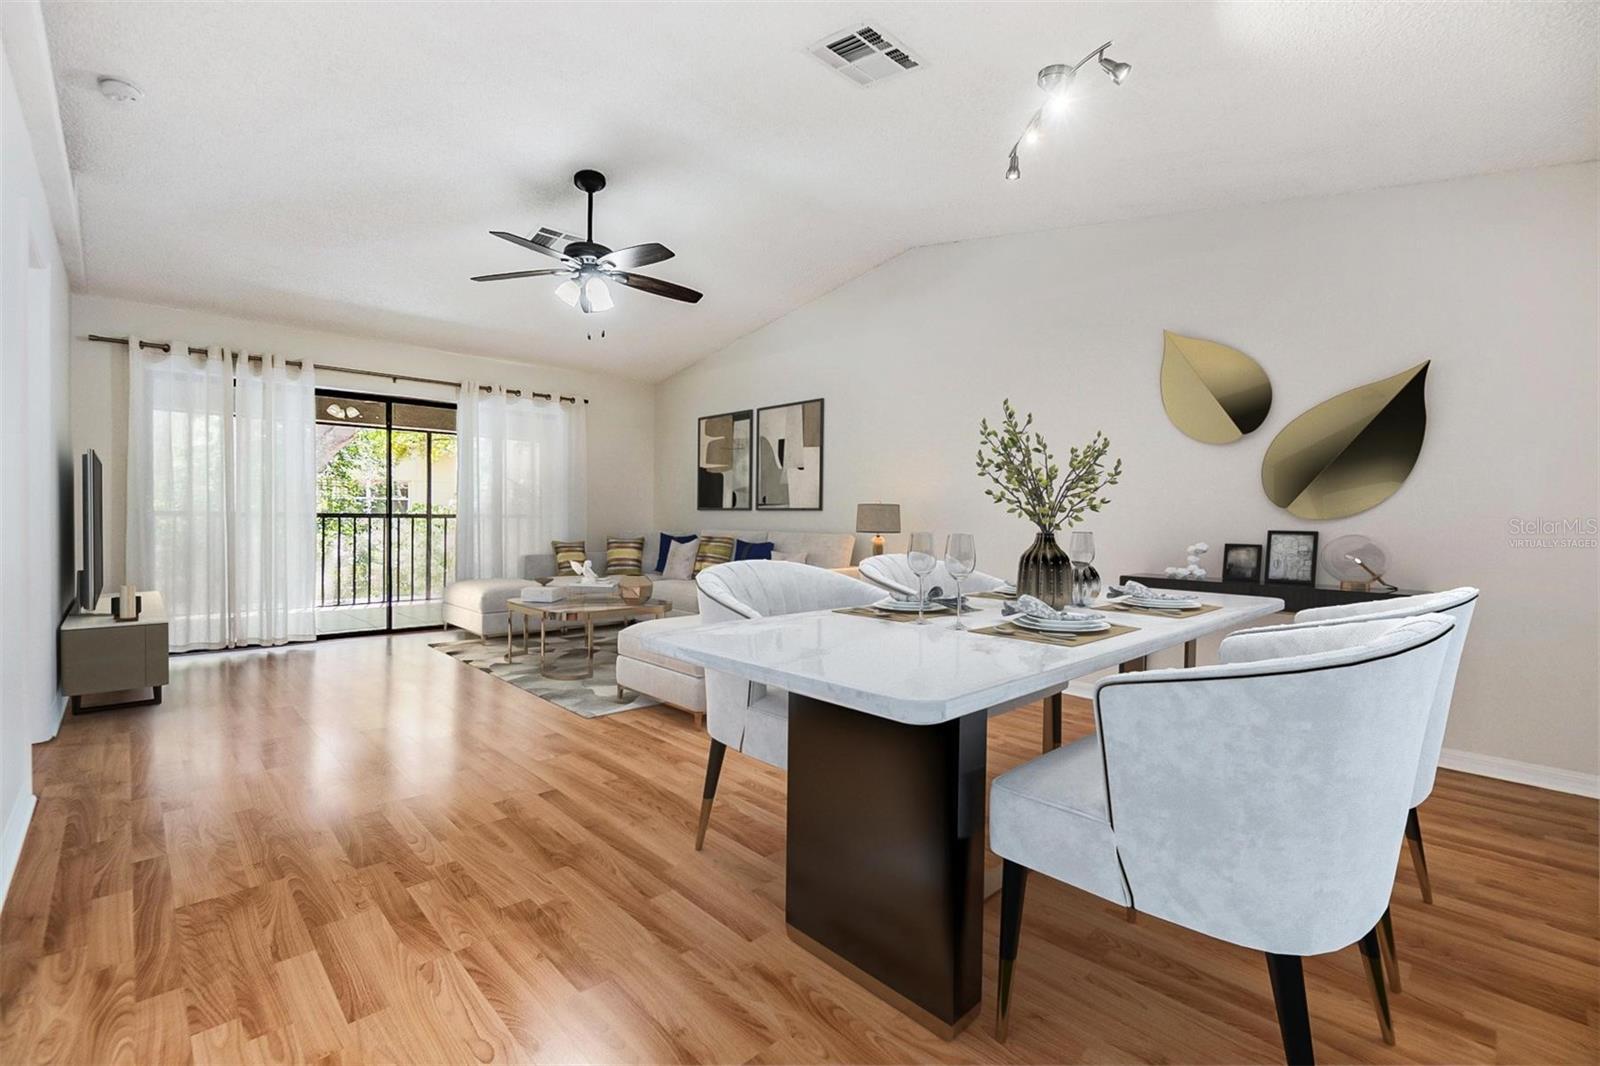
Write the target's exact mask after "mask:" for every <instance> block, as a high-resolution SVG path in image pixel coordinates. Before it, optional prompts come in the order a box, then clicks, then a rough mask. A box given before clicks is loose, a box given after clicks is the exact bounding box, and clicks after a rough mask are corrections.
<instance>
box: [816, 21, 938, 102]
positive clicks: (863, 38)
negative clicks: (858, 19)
mask: <svg viewBox="0 0 1600 1066" xmlns="http://www.w3.org/2000/svg"><path fill="white" fill-rule="evenodd" d="M893 40H898V38H894V39H893ZM893 40H892V39H891V38H890V37H889V36H888V35H886V34H885V33H884V32H883V31H881V30H880V29H878V28H876V27H873V26H865V25H863V26H855V27H853V28H851V29H846V30H840V31H839V32H838V33H830V34H828V36H826V37H824V38H823V39H822V40H820V41H818V42H817V43H816V44H813V45H812V46H811V54H812V55H814V56H816V57H817V58H818V59H820V60H822V61H823V62H824V63H826V64H827V65H828V66H829V68H831V69H833V70H836V71H838V72H839V73H840V74H841V75H843V76H844V77H846V78H848V79H850V80H851V81H852V82H854V83H855V84H857V85H859V86H861V87H862V88H863V89H864V88H866V87H867V86H869V85H874V84H876V83H878V82H880V81H883V80H884V79H885V78H891V77H893V76H894V75H896V74H904V73H906V72H908V71H912V70H916V69H917V68H918V67H920V66H922V61H921V60H920V59H917V58H915V57H914V56H913V55H912V54H911V50H910V49H909V48H907V47H906V46H905V42H904V41H901V42H900V44H895V43H893Z"/></svg>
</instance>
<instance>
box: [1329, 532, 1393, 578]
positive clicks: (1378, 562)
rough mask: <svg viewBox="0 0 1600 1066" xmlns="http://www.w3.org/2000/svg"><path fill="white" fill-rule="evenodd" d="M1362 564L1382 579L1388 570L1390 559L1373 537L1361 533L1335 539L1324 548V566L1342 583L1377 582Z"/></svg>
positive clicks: (1348, 534)
mask: <svg viewBox="0 0 1600 1066" xmlns="http://www.w3.org/2000/svg"><path fill="white" fill-rule="evenodd" d="M1357 560H1360V562H1357ZM1362 563H1365V564H1366V565H1367V566H1368V567H1371V569H1372V573H1375V574H1377V575H1378V576H1379V577H1382V576H1383V574H1384V573H1385V572H1386V571H1387V570H1388V567H1389V557H1388V555H1386V554H1385V553H1384V550H1383V549H1382V548H1380V547H1378V545H1377V544H1376V543H1375V542H1374V541H1373V540H1372V538H1371V537H1368V536H1365V535H1363V534H1360V533H1346V534H1345V535H1344V536H1341V537H1334V538H1333V539H1332V540H1330V541H1328V543H1327V544H1324V545H1323V546H1322V565H1323V566H1324V567H1325V568H1327V571H1328V573H1330V574H1332V575H1333V576H1334V577H1336V578H1338V579H1339V580H1340V581H1372V580H1375V579H1374V578H1373V576H1372V574H1369V573H1368V572H1367V571H1366V569H1364V568H1363V567H1362V565H1361V564H1362Z"/></svg>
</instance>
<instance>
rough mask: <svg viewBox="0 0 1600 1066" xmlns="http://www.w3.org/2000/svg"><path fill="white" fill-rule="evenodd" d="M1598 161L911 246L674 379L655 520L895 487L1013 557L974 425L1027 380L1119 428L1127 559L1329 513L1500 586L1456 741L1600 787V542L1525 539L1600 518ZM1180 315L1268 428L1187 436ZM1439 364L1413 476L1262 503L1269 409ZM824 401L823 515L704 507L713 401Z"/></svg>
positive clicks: (1471, 658) (1486, 588)
mask: <svg viewBox="0 0 1600 1066" xmlns="http://www.w3.org/2000/svg"><path fill="white" fill-rule="evenodd" d="M1596 179H1597V172H1596V167H1595V165H1594V164H1582V165H1575V166H1566V167H1556V168H1548V169H1541V170H1536V171H1527V172H1521V173H1514V174H1504V175H1498V176H1491V177H1481V178H1471V179H1465V180H1459V181H1451V182H1441V183H1433V184H1427V185H1419V186H1413V187H1407V188H1398V189H1387V190H1378V191H1373V192H1363V193H1355V194H1350V195H1345V196H1339V197H1333V198H1324V199H1316V200H1303V201H1294V202H1288V203H1279V204H1272V205H1266V206H1259V207H1251V208H1243V209H1228V210H1220V211H1207V212H1199V213H1193V214H1186V215H1178V216H1170V217H1164V218H1156V219H1146V220H1140V221H1133V222H1121V223H1115V224H1108V225H1102V226H1092V227H1084V228H1078V229H1070V230H1058V231H1055V232H1047V233H1033V234H1026V235H1020V236H1012V237H1003V238H995V239H989V240H981V241H969V242H962V243H958V244H950V245H940V246H935V247H927V248H920V249H916V250H913V251H911V252H908V253H906V254H905V255H902V256H900V257H898V258H896V259H894V260H891V261H890V262H888V263H886V264H884V265H883V266H881V267H879V268H878V269H876V270H874V271H872V272H870V273H868V274H866V275H864V276H862V277H860V278H858V279H856V280H854V281H852V282H850V283H849V284H846V285H844V286H842V287H841V288H839V289H837V290H835V291H833V292H832V293H829V294H828V295H826V296H824V297H822V298H821V299H819V300H817V301H815V302H814V303H812V304H809V305H807V306H805V307H802V308H800V309H799V310H796V311H794V312H793V313H791V314H789V315H787V316H786V317H784V318H782V319H780V320H778V321H777V322H774V323H772V324H770V325H768V326H766V327H764V328H763V329H761V330H758V331H757V332H755V333H753V334H750V335H749V336H747V337H744V338H742V339H741V340H739V341H737V342H736V343H734V344H733V345H731V346H729V347H728V348H727V349H725V350H723V351H722V352H719V353H717V354H716V355H714V356H712V357H710V358H708V359H707V360H705V361H703V362H701V363H699V364H697V365H695V366H694V367H691V368H689V369H687V370H685V371H683V372H681V373H680V374H678V375H676V376H674V377H672V378H670V379H668V380H667V381H665V382H663V383H662V384H661V385H660V386H658V389H657V396H658V405H657V411H656V427H657V434H656V435H657V446H656V455H657V456H658V465H657V471H656V501H657V506H656V518H657V523H658V524H659V525H660V526H661V527H662V528H664V529H682V530H688V529H694V528H696V527H699V526H702V525H704V526H715V527H719V528H722V527H727V528H737V527H741V526H742V527H744V528H750V529H762V528H767V527H776V528H805V529H849V528H852V526H853V524H854V514H855V506H856V504H857V503H858V502H863V501H874V500H886V501H891V502H899V503H900V504H901V505H902V507H903V516H904V521H905V523H906V527H907V529H933V530H935V531H939V532H943V531H948V530H951V529H961V530H968V531H972V532H974V533H976V534H977V538H978V546H979V555H980V567H983V568H985V569H989V570H993V571H996V572H999V573H1005V574H1009V573H1012V572H1013V571H1014V567H1015V562H1016V558H1017V555H1018V554H1019V553H1020V552H1021V551H1022V549H1023V548H1025V547H1026V546H1027V544H1028V542H1029V541H1030V539H1031V534H1030V531H1029V529H1028V527H1026V526H1025V525H1024V524H1023V523H1022V522H1020V521H1018V520H1016V519H1012V518H1009V517H1007V516H1006V515H1005V514H1003V513H1002V512H1001V511H1000V510H999V509H998V508H997V507H995V506H994V505H992V504H991V503H989V502H988V501H987V500H986V499H985V498H984V496H983V495H982V485H981V484H980V482H979V480H978V478H977V476H976V474H975V472H974V454H975V451H976V446H977V426H978V419H979V418H980V417H981V416H985V415H987V416H988V417H989V418H990V419H991V420H993V419H995V418H996V417H997V416H998V415H999V410H1000V401H1001V399H1002V398H1004V397H1010V398H1011V399H1012V400H1013V402H1015V403H1016V404H1017V405H1018V406H1019V407H1020V408H1021V409H1022V410H1025V411H1033V412H1034V413H1035V414H1036V415H1037V416H1038V422H1039V425H1040V426H1041V428H1042V429H1043V430H1044V432H1045V433H1046V435H1047V436H1048V438H1049V440H1050V441H1051V442H1052V443H1053V444H1054V445H1056V446H1057V447H1059V448H1061V449H1062V450H1065V448H1066V446H1067V445H1068V444H1069V443H1078V442H1083V441H1086V440H1088V439H1089V438H1090V437H1091V436H1092V435H1093V433H1094V431H1095V430H1096V429H1097V428H1099V429H1104V430H1105V431H1106V432H1107V433H1108V434H1109V435H1110V437H1111V440H1112V444H1113V452H1114V454H1115V455H1119V456H1121V457H1122V458H1123V459H1124V461H1125V464H1124V465H1125V468H1126V474H1125V477H1124V479H1123V482H1122V484H1121V485H1120V486H1118V487H1117V488H1115V489H1114V490H1112V492H1111V494H1110V495H1111V497H1112V500H1113V502H1112V504H1111V506H1110V507H1109V508H1107V509H1106V511H1105V512H1104V513H1103V514H1101V515H1098V516H1095V517H1094V518H1093V520H1092V521H1091V522H1090V523H1088V524H1087V525H1086V526H1085V527H1083V528H1089V529H1092V530H1093V531H1094V532H1095V533H1096V535H1097V540H1098V542H1099V546H1100V553H1101V554H1100V560H1099V565H1100V568H1101V570H1102V572H1103V573H1105V574H1107V575H1108V576H1113V577H1114V576H1116V575H1117V574H1119V573H1121V572H1124V571H1148V570H1159V569H1160V568H1162V567H1163V566H1166V565H1168V564H1174V563H1181V562H1182V561H1183V559H1182V554H1183V552H1182V549H1183V547H1184V545H1185V544H1187V543H1189V542H1191V541H1196V540H1206V541H1209V542H1210V543H1211V545H1212V546H1213V550H1212V554H1211V555H1210V556H1209V557H1208V558H1207V560H1206V562H1207V563H1208V564H1209V567H1210V569H1211V570H1212V572H1213V573H1217V572H1218V571H1219V570H1220V566H1221V559H1220V555H1221V551H1222V545H1223V543H1224V542H1227V541H1238V542H1247V543H1261V542H1263V541H1264V540H1265V532H1266V531H1267V530H1269V529H1308V528H1309V529H1316V530H1318V531H1319V532H1320V533H1321V536H1322V538H1323V539H1324V542H1325V541H1326V540H1327V538H1330V537H1332V536H1335V535H1338V534H1340V533H1349V532H1361V533H1366V534H1369V535H1371V536H1372V537H1374V538H1376V539H1377V540H1378V542H1379V543H1380V544H1383V545H1384V546H1386V547H1387V548H1388V550H1389V555H1390V559H1391V560H1392V568H1391V571H1390V577H1391V578H1392V579H1393V580H1394V581H1396V582H1397V583H1399V584H1401V585H1403V586H1407V587H1413V588H1447V587H1450V586H1453V585H1459V584H1473V585H1478V586H1480V587H1481V588H1482V589H1483V593H1484V596H1483V600H1482V602H1481V604H1480V608H1479V612H1478V621H1477V622H1476V623H1475V628H1474V632H1473V635H1472V640H1471V644H1470V645H1469V647H1468V651H1467V656H1466V663H1465V666H1464V668H1463V674H1462V678H1461V684H1460V687H1459V689H1458V692H1457V696H1456V702H1455V709H1454V712H1453V715H1452V720H1451V723H1450V732H1449V736H1448V739H1447V743H1448V745H1449V746H1450V747H1451V748H1453V749H1460V750H1461V751H1464V752H1470V753H1477V754H1478V755H1481V756H1486V757H1490V758H1491V759H1494V760H1502V761H1503V760H1512V761H1513V762H1511V763H1505V762H1501V763H1498V764H1494V765H1492V766H1490V768H1491V769H1497V770H1498V771H1500V772H1503V773H1505V774H1506V775H1508V776H1515V775H1516V774H1517V773H1518V772H1520V770H1519V766H1518V765H1517V764H1523V763H1526V764H1534V766H1535V767H1540V768H1556V769H1557V770H1559V771H1566V772H1570V777H1571V778H1573V779H1574V780H1577V781H1579V782H1580V784H1581V783H1584V782H1586V783H1587V784H1586V786H1584V787H1588V788H1592V787H1593V780H1594V778H1593V775H1594V774H1595V772H1596V769H1597V768H1600V756H1597V750H1596V747H1597V735H1596V719H1597V706H1596V705H1597V698H1600V697H1597V680H1596V669H1597V668H1596V644H1597V638H1600V629H1597V619H1596V614H1597V601H1596V588H1597V572H1596V552H1595V549H1594V548H1593V547H1587V548H1567V549H1558V548H1517V547H1513V546H1511V544H1510V536H1509V532H1508V524H1509V523H1510V521H1511V520H1512V519H1513V518H1514V517H1522V518H1529V517H1538V518H1566V517H1580V518H1593V517H1594V516H1595V515H1596V512H1597V503H1596V483H1597V469H1596V452H1597V441H1596V390H1597V382H1596V283H1597V276H1596V240H1597V230H1596V194H1595V190H1596ZM1027 180H1047V178H1036V179H1027ZM1006 192H1007V189H1006V187H1005V186H1004V185H1003V184H999V183H997V184H996V186H995V191H994V195H996V196H1003V195H1005V194H1006ZM1163 329H1170V330H1174V331H1176V332H1179V333H1185V334H1190V335H1194V336H1199V337H1207V338H1211V339H1215V340H1219V341H1223V342H1225V343H1228V344H1231V345H1233V346H1235V347H1238V348H1240V349H1242V350H1243V351H1245V352H1247V353H1248V354H1250V355H1252V356H1254V357H1255V358H1256V359H1258V360H1259V361H1260V362H1261V364H1262V365H1263V366H1264V367H1265V368H1266V369H1267V372H1268V374H1269V376H1270V377H1271V379H1272V384H1273V389H1274V396H1273V405H1272V411H1271V414H1270V416H1269V417H1268V419H1267V422H1266V424H1265V425H1264V426H1262V428H1261V429H1259V430H1257V431H1256V432H1255V433H1254V434H1252V435H1250V436H1248V437H1246V438H1245V439H1244V440H1242V441H1240V442H1237V443H1235V444H1232V445H1228V446H1224V447H1214V446H1209V445H1204V444H1200V443H1198V442H1196V441H1193V440H1190V439H1189V438H1187V437H1185V436H1183V435H1182V434H1181V433H1179V431H1178V430H1177V429H1175V428H1174V427H1173V426H1172V424H1171V423H1170V422H1169V421H1168V420H1167V418H1166V416H1165V414H1164V412H1163V410H1162V406H1161V398H1160V392H1159V383H1158V367H1159V365H1160V359H1161V349H1162V341H1161V334H1162V330H1163ZM1423 359H1432V360H1433V367H1432V371H1431V373H1430V375H1429V380H1428V391H1427V398H1428V406H1429V424H1428V436H1427V440H1426V443H1425V444H1424V447H1423V451H1422V455H1421V458H1420V459H1419V461H1418V463H1417V465H1416V468H1415V470H1414V471H1413V473H1412V474H1411V478H1410V480H1409V481H1408V482H1407V483H1406V484H1405V485H1404V486H1403V487H1402V488H1401V489H1400V491H1399V492H1398V493H1397V494H1396V495H1395V496H1394V497H1392V498H1391V499H1390V500H1388V501H1387V502H1385V503H1383V504H1381V505H1379V506H1378V507H1377V508H1375V509H1373V510H1371V511H1368V512H1366V513H1365V514H1361V515H1358V516H1355V517H1353V518H1349V519H1345V520H1341V521H1330V522H1304V521H1301V520H1298V519H1296V518H1294V517H1293V516H1291V515H1289V514H1288V513H1287V512H1284V511H1282V510H1279V509H1278V508H1276V507H1274V506H1273V505H1272V504H1271V503H1270V502H1268V501H1267V499H1266V498H1265V497H1264V496H1263V495H1262V492H1261V483H1260V473H1259V471H1260V463H1261V457H1262V454H1263V453H1264V451H1265V450H1266V447H1267V444H1268V442H1269V441H1271V439H1272V437H1273V435H1274V434H1276V433H1277V432H1278V430H1280V429H1282V428H1283V426H1284V425H1285V424H1287V423H1288V422H1289V421H1290V420H1291V419H1292V418H1294V417H1295V416H1296V415H1298V414H1299V413H1301V412H1302V411H1304V410H1306V409H1307V408H1308V407H1311V406H1313V405H1314V404H1317V403H1319V402H1320V401H1322V400H1325V399H1328V398H1329V397H1331V396H1333V395H1334V394H1336V393H1338V392H1340V391H1342V390H1344V389H1347V388H1350V387H1353V386H1355V385H1360V384H1362V383H1365V382H1368V381H1371V380H1373V379H1376V378H1379V377H1384V376H1387V375H1389V374H1393V373H1395V372H1397V371H1399V370H1402V369H1404V368H1406V367H1409V366H1412V365H1413V364H1415V363H1417V362H1420V361H1421V360H1423ZM814 396H822V397H825V398H826V400H827V409H826V415H827V417H826V425H825V441H826V444H825V447H826V458H825V466H826V483H825V486H824V503H825V509H824V510H823V511H821V512H814V513H803V512H801V513H794V512H790V513H782V514H779V513H776V512H755V513H745V514H743V515H730V514H702V513H698V512H696V510H695V491H694V490H695V482H694V465H693V463H694V454H695V419H696V417H697V416H698V415H702V414H712V413H716V412H721V411H728V410H733V409H736V408H744V407H759V406H761V405H763V404H773V403H781V402H787V401H791V400H802V399H809V398H811V397H814ZM902 543H903V538H902ZM891 546H892V544H891ZM1476 768H1479V769H1483V768H1484V765H1479V766H1478V767H1476ZM1521 769H1529V768H1527V767H1522V768H1521ZM1557 776H1559V775H1557Z"/></svg>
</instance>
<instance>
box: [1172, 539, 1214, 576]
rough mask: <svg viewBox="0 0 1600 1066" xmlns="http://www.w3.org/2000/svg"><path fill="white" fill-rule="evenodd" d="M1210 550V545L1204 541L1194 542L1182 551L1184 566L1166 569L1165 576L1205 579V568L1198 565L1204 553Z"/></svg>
mask: <svg viewBox="0 0 1600 1066" xmlns="http://www.w3.org/2000/svg"><path fill="white" fill-rule="evenodd" d="M1210 550H1211V545H1209V544H1207V543H1206V542H1205V541H1203V540H1197V541H1195V542H1194V543H1193V544H1191V545H1189V546H1188V547H1187V548H1185V549H1183V553H1184V556H1185V557H1186V563H1185V565H1183V566H1169V567H1167V576H1168V577H1191V578H1196V579H1198V578H1203V577H1205V576H1206V568H1205V567H1204V566H1202V565H1201V564H1200V559H1201V557H1202V556H1203V555H1205V553H1206V552H1208V551H1210Z"/></svg>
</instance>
